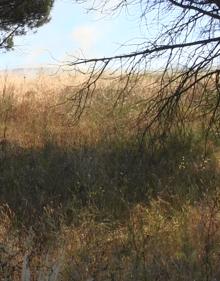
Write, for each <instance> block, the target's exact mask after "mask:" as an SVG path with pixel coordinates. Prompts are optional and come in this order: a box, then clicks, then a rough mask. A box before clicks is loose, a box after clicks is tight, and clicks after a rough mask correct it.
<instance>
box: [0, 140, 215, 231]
mask: <svg viewBox="0 0 220 281" xmlns="http://www.w3.org/2000/svg"><path fill="white" fill-rule="evenodd" d="M0 156H1V162H0V188H1V192H0V201H1V203H2V204H7V205H8V206H9V208H10V209H11V210H12V211H13V213H14V216H15V218H16V221H17V222H18V224H23V225H26V226H27V225H28V226H32V225H38V224H39V223H40V221H41V220H42V219H45V216H47V215H48V216H50V217H54V221H55V222H56V223H57V224H59V222H60V221H61V220H62V222H65V223H67V224H69V223H76V224H77V220H78V215H79V213H80V210H82V209H85V208H88V209H91V210H96V212H97V213H98V216H97V219H100V220H102V219H104V218H114V219H119V218H120V219H121V218H123V217H125V216H126V214H127V213H128V211H129V208H130V207H131V206H132V205H134V204H137V203H147V202H148V200H149V198H152V197H156V196H162V197H165V198H166V199H167V200H170V201H171V200H173V202H174V205H175V204H176V206H178V204H180V203H181V201H182V200H183V201H184V200H192V201H194V200H197V199H199V198H200V197H201V196H202V195H203V194H204V193H206V192H207V191H210V190H214V189H215V187H216V186H217V184H218V182H219V174H218V169H217V165H216V162H215V160H214V159H213V158H212V157H211V154H210V157H207V158H206V159H204V158H203V148H202V147H201V146H200V145H199V144H198V141H196V140H195V139H194V138H193V137H192V136H190V137H188V139H187V140H185V141H182V140H181V139H178V138H176V137H172V138H171V139H170V140H169V141H168V142H167V145H166V146H160V147H157V149H155V150H153V151H152V150H150V149H149V148H147V147H146V148H145V149H143V150H142V151H141V152H140V150H139V148H138V146H137V145H136V144H135V143H134V142H130V143H109V144H107V143H105V144H100V145H98V146H96V147H87V146H82V147H78V148H68V147H66V148H62V147H59V146H57V145H56V144H54V143H51V142H48V143H45V145H44V147H42V148H39V149H36V148H29V149H24V148H22V147H19V146H18V145H16V144H12V143H6V144H4V145H3V146H2V150H1V154H0Z"/></svg>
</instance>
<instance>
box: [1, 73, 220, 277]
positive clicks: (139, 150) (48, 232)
mask: <svg viewBox="0 0 220 281" xmlns="http://www.w3.org/2000/svg"><path fill="white" fill-rule="evenodd" d="M0 78H1V79H0V191H1V192H0V280H4V281H6V280H7V281H9V280H13V281H14V280H15V281H17V280H19V281H20V280H21V281H31V280H37V281H61V280H62V281H139V280H140V281H142V280H143V281H144V280H145V281H156V280H157V281H158V280H159V281H166V280H167V281H168V280H173V281H174V280H175V281H176V280H181V281H183V280H186V281H193V280H198V281H201V280H205V281H214V280H219V278H220V268H219V263H220V228H219V227H220V193H219V191H220V189H219V184H220V170H219V160H218V154H219V153H218V151H219V141H218V138H217V136H210V138H209V140H208V141H207V150H206V154H204V137H203V132H202V130H201V129H198V128H197V127H198V126H196V128H197V129H195V128H194V126H193V125H192V127H188V129H187V131H185V132H184V136H183V135H182V134H180V133H179V132H173V134H171V135H169V137H168V138H167V139H166V142H164V143H159V142H158V143H157V141H154V142H155V143H156V144H155V145H152V142H151V140H150V139H149V140H148V139H146V141H145V143H144V145H143V144H142V146H140V143H139V142H138V138H137V135H138V131H139V130H138V129H139V128H138V126H137V125H135V123H134V119H135V117H136V116H137V115H138V113H139V110H140V107H139V106H137V103H135V101H136V100H137V98H139V97H140V96H142V97H143V96H144V95H149V90H148V92H147V90H145V88H144V87H142V88H141V91H140V89H139V92H134V93H133V94H132V95H130V96H129V97H127V98H126V100H125V102H124V106H123V107H120V106H119V107H115V109H114V110H112V108H113V105H114V103H115V101H114V87H112V85H108V84H106V85H100V86H99V87H98V88H97V89H96V91H95V92H94V97H93V100H92V102H91V103H89V105H88V107H86V108H85V110H84V113H83V115H82V117H81V120H80V122H79V123H77V124H75V123H74V124H73V110H74V107H71V104H70V103H64V101H65V99H66V97H71V95H72V94H73V93H74V91H75V88H74V87H73V86H72V85H74V83H75V82H76V79H78V78H76V77H71V76H69V75H68V74H66V75H64V74H63V75H60V76H58V75H57V76H46V75H44V74H43V73H42V74H39V75H38V76H37V77H35V78H26V77H17V76H16V75H6V74H5V75H2V76H1V77H0ZM151 79H152V78H151ZM140 92H141V93H140ZM57 104H59V106H57ZM134 104H135V106H134ZM200 127H201V128H202V126H200Z"/></svg>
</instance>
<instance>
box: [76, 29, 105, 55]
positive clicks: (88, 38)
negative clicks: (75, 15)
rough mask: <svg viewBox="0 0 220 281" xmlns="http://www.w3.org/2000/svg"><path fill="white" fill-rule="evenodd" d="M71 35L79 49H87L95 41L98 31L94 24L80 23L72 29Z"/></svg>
mask: <svg viewBox="0 0 220 281" xmlns="http://www.w3.org/2000/svg"><path fill="white" fill-rule="evenodd" d="M72 36H73V39H74V41H75V42H76V43H77V44H78V45H79V48H80V49H82V50H83V51H88V50H90V49H91V48H92V47H94V45H95V44H96V43H97V40H98V38H99V36H100V31H99V30H98V28H97V27H96V26H95V25H81V26H78V27H76V28H75V29H74V30H73V33H72Z"/></svg>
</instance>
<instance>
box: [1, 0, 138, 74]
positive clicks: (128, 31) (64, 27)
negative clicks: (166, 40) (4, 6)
mask: <svg viewBox="0 0 220 281" xmlns="http://www.w3.org/2000/svg"><path fill="white" fill-rule="evenodd" d="M51 16H52V19H51V21H50V22H49V23H48V24H46V25H44V26H43V27H41V28H40V29H38V31H37V32H36V33H33V32H29V33H28V34H27V35H25V36H22V37H17V38H16V39H15V46H16V47H15V50H14V51H10V52H7V53H1V62H0V68H1V69H3V70H4V69H12V68H20V67H36V66H50V65H53V64H56V63H57V62H62V61H66V60H71V55H77V56H82V53H83V54H84V55H85V56H87V57H92V56H102V55H104V54H105V55H113V54H115V53H116V52H122V53H123V52H125V51H126V49H123V48H121V49H120V50H118V48H119V47H120V44H121V43H125V42H127V41H128V40H130V39H131V38H137V37H140V36H142V35H143V34H141V29H140V26H139V20H138V18H135V16H134V15H133V16H132V15H130V16H128V15H127V14H125V13H121V14H120V15H118V16H117V17H116V16H115V17H107V16H105V17H102V16H101V15H98V14H95V13H92V12H90V13H87V10H86V9H85V6H82V5H79V4H76V3H74V1H72V0H57V1H55V5H54V8H53V10H52V14H51Z"/></svg>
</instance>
